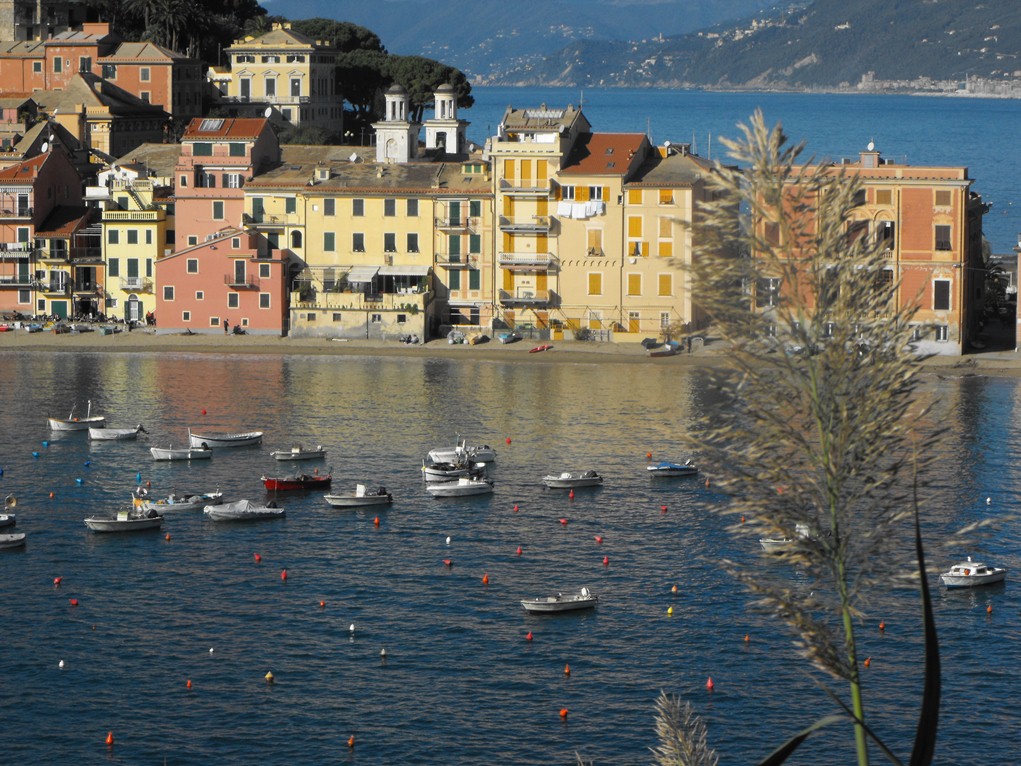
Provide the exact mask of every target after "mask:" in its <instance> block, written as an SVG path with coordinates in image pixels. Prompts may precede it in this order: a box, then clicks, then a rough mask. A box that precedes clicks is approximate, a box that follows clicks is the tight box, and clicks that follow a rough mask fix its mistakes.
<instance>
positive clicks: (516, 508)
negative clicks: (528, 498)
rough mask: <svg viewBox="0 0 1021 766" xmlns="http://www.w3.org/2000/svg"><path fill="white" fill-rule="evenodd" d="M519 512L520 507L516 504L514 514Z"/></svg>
mask: <svg viewBox="0 0 1021 766" xmlns="http://www.w3.org/2000/svg"><path fill="white" fill-rule="evenodd" d="M517 512H518V506H517V504H515V506H514V513H517Z"/></svg>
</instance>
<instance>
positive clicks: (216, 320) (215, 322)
mask: <svg viewBox="0 0 1021 766" xmlns="http://www.w3.org/2000/svg"><path fill="white" fill-rule="evenodd" d="M209 326H210V327H219V326H220V317H209Z"/></svg>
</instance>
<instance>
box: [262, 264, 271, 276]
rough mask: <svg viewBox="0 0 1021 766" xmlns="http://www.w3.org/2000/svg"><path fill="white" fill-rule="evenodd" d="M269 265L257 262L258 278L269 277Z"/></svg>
mask: <svg viewBox="0 0 1021 766" xmlns="http://www.w3.org/2000/svg"><path fill="white" fill-rule="evenodd" d="M269 275H270V265H269V264H268V263H260V264H259V279H269Z"/></svg>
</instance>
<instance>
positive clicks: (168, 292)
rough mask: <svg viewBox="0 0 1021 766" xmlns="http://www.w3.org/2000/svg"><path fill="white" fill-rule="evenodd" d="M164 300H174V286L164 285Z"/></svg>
mask: <svg viewBox="0 0 1021 766" xmlns="http://www.w3.org/2000/svg"><path fill="white" fill-rule="evenodd" d="M163 300H165V301H172V300H174V286H173V285H163Z"/></svg>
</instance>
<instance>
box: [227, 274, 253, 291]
mask: <svg viewBox="0 0 1021 766" xmlns="http://www.w3.org/2000/svg"><path fill="white" fill-rule="evenodd" d="M223 283H224V284H225V285H227V286H228V287H233V288H235V289H238V290H257V289H259V278H258V277H256V276H254V275H252V274H224V275H223Z"/></svg>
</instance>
